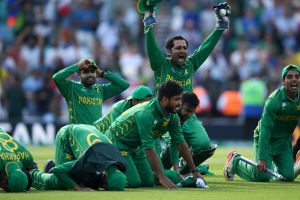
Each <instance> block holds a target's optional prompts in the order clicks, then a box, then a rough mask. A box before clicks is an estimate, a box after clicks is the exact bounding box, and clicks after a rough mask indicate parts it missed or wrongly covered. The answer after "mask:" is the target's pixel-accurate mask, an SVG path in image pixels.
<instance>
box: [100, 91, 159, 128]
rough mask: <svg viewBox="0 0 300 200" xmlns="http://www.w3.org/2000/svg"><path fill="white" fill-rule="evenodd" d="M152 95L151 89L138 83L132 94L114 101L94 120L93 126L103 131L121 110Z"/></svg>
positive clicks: (147, 99) (150, 97)
mask: <svg viewBox="0 0 300 200" xmlns="http://www.w3.org/2000/svg"><path fill="white" fill-rule="evenodd" d="M152 97H153V93H152V91H151V89H150V88H149V87H147V86H144V85H140V86H138V87H136V88H135V89H134V90H133V92H132V95H131V96H129V97H128V98H127V99H125V100H120V101H118V102H117V103H115V104H114V105H113V106H112V107H111V108H110V109H109V111H108V112H107V114H106V115H105V116H103V117H101V118H100V119H99V120H97V121H95V122H94V126H95V127H96V128H97V129H98V130H99V131H100V132H102V133H105V132H106V131H107V129H108V127H109V126H110V125H111V124H112V122H113V121H115V119H116V118H117V117H119V116H120V115H121V114H122V113H123V112H125V111H126V110H128V109H129V108H131V107H132V106H135V105H137V104H139V103H143V102H145V101H149V100H150V99H152Z"/></svg>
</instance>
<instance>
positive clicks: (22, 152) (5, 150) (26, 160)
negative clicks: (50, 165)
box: [0, 131, 33, 169]
mask: <svg viewBox="0 0 300 200" xmlns="http://www.w3.org/2000/svg"><path fill="white" fill-rule="evenodd" d="M0 145H1V150H0V152H1V153H0V157H1V159H2V160H6V159H8V161H9V160H10V159H13V160H11V161H15V160H14V156H12V157H10V156H8V154H11V153H12V152H13V153H14V154H15V155H16V156H17V158H18V160H19V161H20V162H21V163H22V166H23V168H24V169H32V167H33V157H32V154H31V153H30V152H29V151H28V150H27V149H26V148H25V147H24V146H23V145H22V144H20V143H19V142H18V141H17V140H15V139H14V138H13V137H11V136H10V135H9V134H7V133H5V132H3V131H0ZM11 161H9V162H11Z"/></svg>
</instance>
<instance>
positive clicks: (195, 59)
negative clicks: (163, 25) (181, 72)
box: [189, 2, 231, 71]
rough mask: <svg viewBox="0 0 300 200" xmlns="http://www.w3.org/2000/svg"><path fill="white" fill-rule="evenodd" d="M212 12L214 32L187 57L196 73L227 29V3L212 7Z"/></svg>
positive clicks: (228, 12)
mask: <svg viewBox="0 0 300 200" xmlns="http://www.w3.org/2000/svg"><path fill="white" fill-rule="evenodd" d="M213 10H214V12H215V17H216V21H217V23H216V28H215V30H214V31H213V32H212V33H211V34H210V35H209V36H208V37H207V38H206V39H205V40H204V42H203V43H202V44H201V45H200V47H198V48H197V49H196V50H195V52H194V53H193V54H192V55H191V56H190V57H189V60H190V62H191V63H192V64H193V68H194V71H196V70H197V69H198V68H199V67H200V66H201V64H202V63H203V62H204V61H205V60H206V59H207V57H208V56H209V55H210V54H211V52H212V51H213V49H214V48H215V46H216V45H217V43H218V41H219V40H220V38H221V36H222V34H223V32H224V30H227V29H229V15H230V14H231V8H230V6H229V5H228V4H227V2H223V3H220V4H218V5H215V6H214V7H213Z"/></svg>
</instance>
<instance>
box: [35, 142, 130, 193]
mask: <svg viewBox="0 0 300 200" xmlns="http://www.w3.org/2000/svg"><path fill="white" fill-rule="evenodd" d="M125 171H126V164H125V160H124V158H123V157H122V156H121V155H120V152H119V151H118V149H117V148H116V147H115V146H113V145H112V144H109V143H103V142H96V143H95V144H93V145H92V146H90V147H89V148H88V149H87V150H86V151H85V152H84V154H82V155H81V156H80V157H79V159H78V160H73V161H69V162H66V163H63V164H59V165H56V166H55V167H53V168H51V169H50V171H49V172H50V173H45V172H40V171H38V170H37V169H35V170H32V171H31V175H32V178H33V182H32V187H33V188H35V189H40V190H68V189H73V190H77V191H93V190H98V189H99V188H103V189H105V190H110V191H120V190H124V188H125V185H126V176H125V174H124V172H125Z"/></svg>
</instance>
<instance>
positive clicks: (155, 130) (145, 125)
mask: <svg viewBox="0 0 300 200" xmlns="http://www.w3.org/2000/svg"><path fill="white" fill-rule="evenodd" d="M182 91H183V89H182V87H181V86H179V85H178V84H177V83H176V82H174V81H167V82H165V83H164V84H162V86H161V87H160V89H159V92H158V97H157V98H154V99H152V100H151V101H149V102H145V103H142V104H139V105H136V106H134V107H132V108H130V109H129V110H127V111H126V112H123V113H122V115H121V116H120V117H118V118H117V119H116V120H115V121H114V122H113V123H112V124H111V126H110V127H109V129H108V131H107V132H106V133H105V134H106V135H107V136H108V137H109V138H110V139H111V141H112V142H113V144H115V145H116V146H117V147H118V148H119V150H120V152H121V155H122V156H123V157H124V158H125V160H126V163H127V166H128V170H127V172H126V176H127V181H128V187H139V186H143V187H152V186H153V185H154V178H153V177H152V176H149V174H152V171H154V173H155V176H156V177H157V178H158V180H159V183H160V184H161V185H163V186H164V187H166V188H176V186H175V184H174V183H173V182H171V181H170V179H169V178H167V177H166V175H165V174H164V171H163V166H162V164H161V161H160V159H159V156H158V155H157V153H156V151H155V140H156V139H157V138H160V137H161V136H162V135H163V134H165V133H166V132H169V134H170V136H171V140H172V141H173V142H174V144H175V145H176V146H177V148H178V149H179V152H180V153H181V155H182V157H183V158H184V159H185V160H186V162H187V163H188V165H189V167H190V168H191V170H192V173H193V176H194V177H195V178H202V179H203V177H202V176H201V174H200V173H199V171H198V170H197V169H196V167H195V165H194V162H193V160H192V156H191V153H190V151H189V149H188V147H187V144H186V142H185V141H184V137H183V135H182V131H181V128H180V124H179V123H180V122H179V117H178V115H177V114H176V112H177V110H178V109H179V108H180V107H181V97H182Z"/></svg>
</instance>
